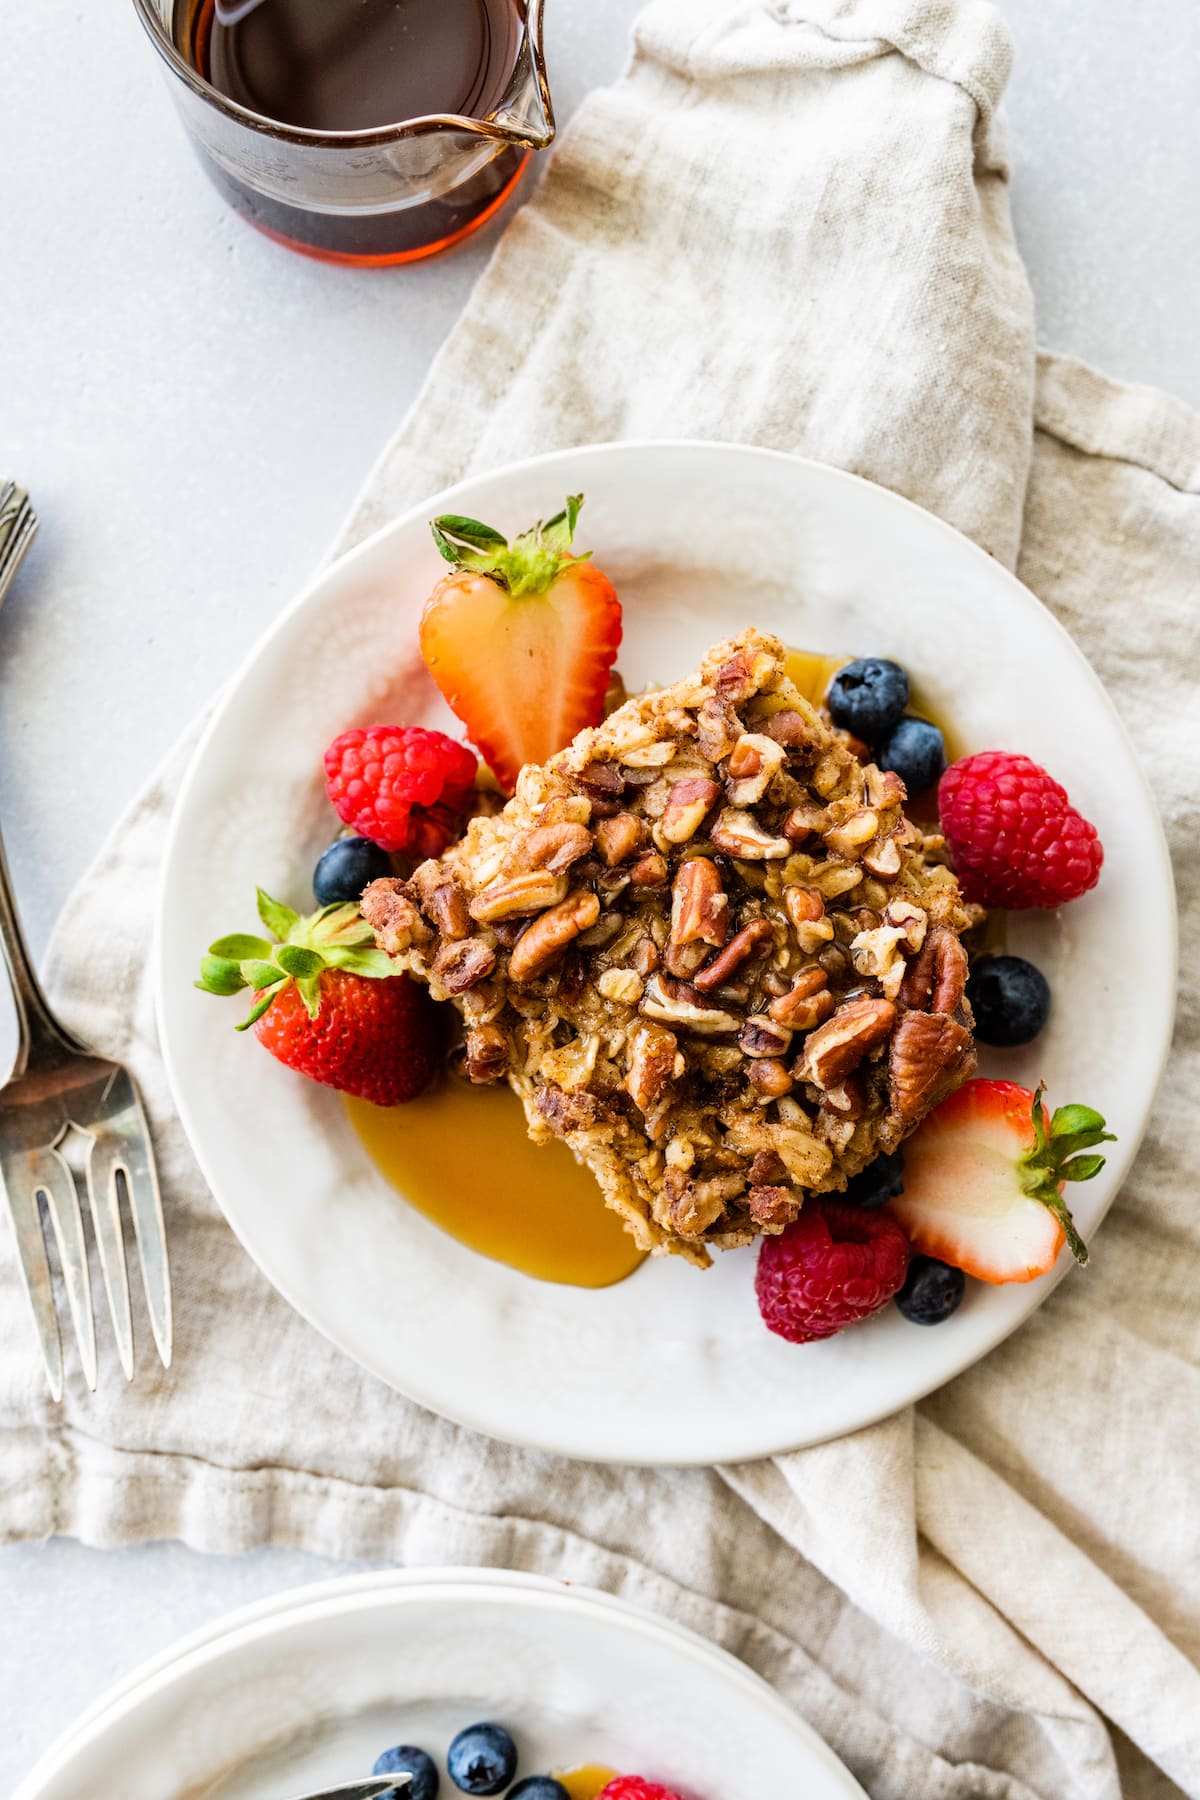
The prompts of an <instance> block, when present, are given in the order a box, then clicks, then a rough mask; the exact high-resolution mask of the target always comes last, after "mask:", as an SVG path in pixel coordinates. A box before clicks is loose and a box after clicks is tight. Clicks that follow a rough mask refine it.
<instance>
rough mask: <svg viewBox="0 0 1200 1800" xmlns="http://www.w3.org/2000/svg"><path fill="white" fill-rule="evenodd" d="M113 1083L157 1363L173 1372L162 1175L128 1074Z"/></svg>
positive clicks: (120, 1073) (124, 1072)
mask: <svg viewBox="0 0 1200 1800" xmlns="http://www.w3.org/2000/svg"><path fill="white" fill-rule="evenodd" d="M115 1081H116V1084H119V1091H120V1092H121V1093H122V1096H123V1098H124V1101H125V1105H124V1108H123V1109H122V1113H121V1119H122V1127H123V1129H122V1132H121V1155H120V1162H121V1166H122V1167H123V1168H124V1170H125V1179H126V1181H127V1183H128V1185H129V1210H130V1213H131V1214H132V1216H133V1234H134V1237H135V1238H136V1239H137V1247H138V1255H139V1258H140V1260H141V1265H142V1288H143V1290H144V1292H145V1295H146V1310H147V1312H148V1313H149V1314H150V1329H151V1331H152V1332H153V1333H154V1342H155V1345H156V1347H157V1349H158V1355H159V1360H160V1362H161V1363H162V1366H163V1368H164V1369H169V1368H170V1366H171V1344H172V1335H173V1329H174V1324H173V1315H172V1310H171V1267H170V1263H169V1261H168V1259H167V1232H166V1226H165V1225H164V1224H163V1209H162V1195H161V1194H160V1193H159V1189H158V1171H157V1169H156V1168H155V1166H154V1152H153V1150H152V1149H151V1146H150V1128H149V1126H148V1125H147V1124H146V1115H145V1113H144V1111H143V1110H142V1101H141V1096H140V1095H139V1093H138V1091H137V1088H136V1087H135V1086H134V1083H133V1077H132V1076H131V1075H130V1074H129V1072H128V1070H127V1069H119V1070H118V1071H117V1075H116V1078H115Z"/></svg>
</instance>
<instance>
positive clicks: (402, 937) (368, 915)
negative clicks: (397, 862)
mask: <svg viewBox="0 0 1200 1800" xmlns="http://www.w3.org/2000/svg"><path fill="white" fill-rule="evenodd" d="M360 906H361V910H362V916H363V918H364V919H365V920H366V921H367V924H368V925H369V926H370V927H371V929H372V931H373V932H374V933H375V940H376V942H377V943H378V945H379V948H380V949H381V950H386V951H387V953H388V955H389V956H400V955H401V954H402V953H403V952H404V951H405V950H410V949H411V948H412V946H413V945H414V944H427V943H428V942H429V940H430V938H431V937H432V935H433V934H432V932H431V931H430V929H429V927H428V925H427V924H426V923H425V921H424V919H423V918H422V917H421V915H420V912H419V911H418V910H417V907H416V905H415V904H414V902H413V900H412V898H411V897H410V895H409V891H408V884H407V883H406V882H403V881H397V880H396V879H395V877H394V876H391V875H384V876H381V877H380V879H379V880H378V881H372V882H371V883H370V885H369V886H368V887H366V888H365V889H364V890H363V897H362V900H361V902H360Z"/></svg>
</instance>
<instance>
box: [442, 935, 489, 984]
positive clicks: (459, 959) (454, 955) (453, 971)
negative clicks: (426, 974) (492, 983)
mask: <svg viewBox="0 0 1200 1800" xmlns="http://www.w3.org/2000/svg"><path fill="white" fill-rule="evenodd" d="M495 966H496V952H495V951H494V950H493V949H492V946H491V945H490V944H489V943H486V942H485V941H484V939H483V938H479V937H474V938H462V939H460V940H458V941H457V942H448V943H445V944H443V945H442V946H441V947H440V949H439V950H438V953H437V955H436V956H435V957H434V959H433V964H432V967H433V972H434V974H435V975H436V977H437V979H438V980H439V981H440V982H441V984H442V986H443V987H444V988H445V990H446V992H447V993H448V994H464V993H465V992H466V991H467V989H468V988H471V987H474V986H475V983H476V982H477V981H482V980H483V978H484V976H485V975H490V974H491V972H492V970H493V969H494V968H495Z"/></svg>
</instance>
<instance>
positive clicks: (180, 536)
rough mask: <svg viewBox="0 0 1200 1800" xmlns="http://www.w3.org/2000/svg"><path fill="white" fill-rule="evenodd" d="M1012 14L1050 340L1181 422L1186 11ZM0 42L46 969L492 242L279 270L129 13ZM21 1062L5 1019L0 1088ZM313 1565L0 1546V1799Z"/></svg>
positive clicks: (1190, 30) (1199, 23) (1187, 166)
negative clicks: (152, 1678) (101, 856)
mask: <svg viewBox="0 0 1200 1800" xmlns="http://www.w3.org/2000/svg"><path fill="white" fill-rule="evenodd" d="M637 5H638V0H604V3H603V4H602V5H596V4H593V3H592V0H550V6H549V9H548V10H549V14H550V18H549V28H548V40H549V54H550V58H551V72H552V77H553V80H554V85H555V91H556V95H557V97H558V101H559V110H560V116H561V117H563V118H565V117H566V116H568V115H569V114H570V112H571V111H572V110H573V108H574V106H575V105H576V104H577V103H578V101H579V99H580V97H581V96H582V94H583V93H584V92H585V91H586V90H587V89H588V88H589V87H590V86H593V85H595V84H597V83H600V82H604V81H608V80H611V79H612V78H613V77H614V76H615V75H616V74H617V73H618V71H619V70H620V68H621V66H622V63H623V61H624V57H625V54H626V51H625V43H626V33H627V28H628V24H629V21H630V19H631V18H632V17H633V15H634V13H635V11H636V10H637ZM1007 12H1008V16H1009V18H1010V20H1011V22H1012V25H1013V29H1014V34H1015V38H1016V45H1017V66H1016V71H1015V74H1014V77H1013V82H1012V86H1011V88H1010V96H1009V115H1010V122H1011V127H1012V138H1013V145H1014V159H1015V171H1014V188H1013V203H1014V208H1015V213H1016V221H1017V229H1018V235H1019V238H1020V242H1021V248H1022V250H1023V252H1024V255H1025V259H1026V262H1027V264H1028V266H1029V270H1030V274H1031V277H1032V281H1033V287H1034V291H1035V294H1036V296H1037V303H1038V310H1039V318H1040V337H1041V341H1042V342H1043V343H1045V344H1047V345H1050V346H1052V347H1054V348H1057V349H1062V350H1067V351H1071V352H1073V353H1074V354H1076V355H1078V356H1081V357H1083V358H1085V359H1087V360H1088V361H1092V362H1095V363H1097V364H1098V365H1099V366H1100V367H1102V368H1104V369H1106V370H1108V371H1109V372H1111V373H1113V374H1115V375H1120V376H1123V377H1126V378H1129V379H1133V380H1137V381H1145V382H1151V383H1154V384H1156V385H1159V386H1162V387H1167V388H1171V389H1173V390H1174V391H1175V392H1176V393H1178V394H1181V395H1182V396H1183V397H1184V398H1186V399H1187V400H1189V401H1190V402H1191V403H1192V404H1194V405H1200V335H1198V334H1197V331H1196V321H1195V296H1196V278H1197V271H1198V270H1200V208H1198V207H1197V206H1196V204H1195V185H1194V180H1195V170H1196V168H1197V167H1198V166H1200V123H1198V114H1197V109H1196V104H1195V95H1196V89H1197V77H1198V75H1200V11H1198V10H1197V8H1196V7H1195V6H1194V5H1193V4H1191V0H1137V4H1135V3H1134V0H1091V4H1090V5H1088V6H1087V7H1064V6H1053V5H1047V4H1046V3H1045V0H1008V4H1007ZM0 25H2V27H3V29H2V31H0V43H2V44H3V56H2V57H0V169H3V172H4V189H5V195H4V198H5V206H4V211H3V215H2V218H0V472H3V473H7V474H12V475H16V476H19V477H20V479H21V480H23V481H24V482H25V483H26V484H27V485H28V487H29V488H30V489H31V490H32V492H33V494H34V496H35V497H36V501H37V504H38V507H39V510H40V512H41V514H42V517H43V520H44V525H43V530H42V534H41V537H40V539H39V541H38V544H37V547H36V550H35V553H34V557H33V558H32V560H31V562H30V564H29V565H27V568H26V571H25V573H24V575H23V577H22V579H21V581H20V583H19V585H18V587H17V588H16V589H15V590H14V592H13V594H12V596H11V597H10V600H9V602H8V604H7V606H6V607H5V609H4V611H3V612H0V668H2V669H3V695H4V703H3V708H2V710H0V819H2V820H3V824H4V832H5V837H6V840H7V844H8V849H9V855H10V860H11V864H12V868H13V874H14V879H15V882H16V886H17V890H18V893H19V896H20V899H21V903H22V906H23V909H24V913H25V917H26V921H27V924H28V928H29V935H30V938H31V940H32V942H33V945H34V948H35V951H40V949H41V948H42V946H43V945H44V943H45V940H46V937H47V934H48V932H49V928H50V925H51V922H52V920H53V917H54V915H55V913H56V911H57V910H58V907H59V905H60V904H61V902H62V900H63V899H64V897H65V896H66V894H67V892H68V890H69V889H70V887H71V884H72V883H73V882H74V881H75V879H76V878H77V876H78V875H79V874H80V872H81V871H82V870H83V868H84V866H85V865H86V863H87V862H88V860H89V859H90V857H91V855H92V853H93V852H94V850H95V849H96V848H97V846H98V845H99V843H100V841H101V838H102V837H103V835H104V833H105V832H106V830H107V829H108V827H109V825H110V824H111V823H112V822H113V821H114V820H115V818H116V817H117V815H118V813H119V812H120V810H121V808H122V806H123V805H124V803H125V802H126V800H127V799H128V798H129V797H130V796H131V795H132V794H133V792H134V791H135V789H136V788H137V787H138V786H139V785H140V784H141V782H142V781H143V779H144V778H145V777H146V775H147V774H148V773H149V772H150V770H151V768H152V766H153V765H154V763H155V761H156V760H157V758H158V756H159V755H160V753H161V752H162V751H163V750H165V749H166V747H167V746H168V744H169V743H170V742H171V740H172V739H173V738H174V736H175V734H176V732H177V730H178V729H179V728H180V727H181V726H182V724H183V723H184V721H185V720H186V719H187V718H188V717H189V715H190V714H192V713H193V712H194V710H195V709H196V708H197V707H198V706H199V705H200V703H201V702H202V701H203V700H204V699H205V698H206V696H207V695H208V694H209V693H210V692H211V690H212V689H213V688H214V687H215V686H216V684H217V683H218V682H219V681H220V679H221V678H222V676H223V675H224V674H225V672H226V671H227V670H229V669H230V668H231V667H232V666H233V665H234V664H235V663H236V662H237V660H238V658H239V655H240V652H241V649H242V647H243V646H246V645H249V644H250V643H251V642H252V640H253V639H254V638H255V637H256V635H257V634H258V632H259V630H260V628H261V627H262V626H263V625H264V624H265V623H266V621H267V620H268V619H269V618H270V617H271V616H272V615H273V614H274V613H275V611H276V610H277V608H278V607H279V606H280V605H281V604H282V603H283V602H284V601H285V600H286V599H287V598H288V596H289V595H290V594H291V593H292V592H293V590H294V589H295V588H296V587H297V586H298V585H299V583H300V582H301V580H302V578H303V577H304V576H305V574H306V572H307V571H308V570H309V568H310V567H311V566H312V564H313V562H314V561H315V559H316V558H317V557H318V556H319V554H320V553H321V551H322V549H323V548H324V546H325V544H326V543H327V541H328V540H329V538H330V537H331V535H332V533H333V532H334V530H335V529H336V527H337V525H338V523H339V521H340V519H341V517H342V515H343V513H344V511H345V509H346V507H347V505H348V503H349V501H350V499H351V498H352V496H353V494H354V492H355V490H356V489H357V487H358V485H359V483H360V481H361V479H362V477H363V475H364V473H365V471H366V469H367V467H368V465H369V463H370V462H371V460H372V458H373V457H374V455H375V453H376V451H377V450H378V448H379V447H380V445H381V444H382V443H383V441H384V439H385V438H386V437H387V435H388V434H389V432H390V431H391V430H392V429H393V427H394V426H395V425H396V423H397V422H398V420H399V419H400V417H401V415H402V413H403V412H404V410H405V408H406V407H407V406H408V403H409V401H410V400H411V399H412V397H413V395H414V394H415V393H416V391H417V388H418V385H419V383H420V381H421V379H422V377H423V376H424V374H425V371H426V368H427V366H428V364H429V361H430V358H431V356H432V355H433V353H434V351H435V350H436V348H437V346H438V344H439V342H440V340H441V339H442V337H443V336H444V335H445V333H446V331H447V329H448V327H449V326H450V324H451V322H452V320H453V319H454V317H455V315H456V313H457V311H458V309H459V307H460V305H461V304H462V301H463V299H464V298H465V296H466V294H467V291H468V289H469V287H470V285H471V283H472V281H473V280H474V278H475V276H476V275H477V273H478V272H479V270H480V268H481V267H482V265H483V262H484V259H485V257H486V256H487V254H488V249H489V244H490V242H491V241H493V236H494V230H493V231H489V232H488V233H487V234H486V235H485V236H484V237H482V238H479V239H476V240H475V241H474V242H473V243H471V244H468V245H467V246H465V247H464V248H463V249H462V250H460V251H459V252H457V253H456V254H454V255H452V256H450V257H448V258H446V259H444V260H442V261H437V262H433V263H430V264H424V265H419V266H417V267H415V268H412V269H407V270H404V269H401V270H392V271H379V272H374V271H372V272H362V273H360V272H356V271H354V272H352V271H348V270H343V269H335V268H327V267H324V266H322V265H319V264H317V263H313V262H309V261H306V260H303V259H301V258H299V257H296V256H292V255H290V254H288V253H287V252H286V251H283V250H281V249H279V248H277V247H276V246H275V245H273V244H271V243H269V242H267V241H266V240H265V239H263V238H260V237H259V236H258V235H257V234H256V233H254V232H253V231H251V230H249V229H247V228H246V227H245V226H244V225H243V224H241V222H240V221H238V220H237V219H235V218H234V217H233V216H232V215H231V214H229V213H228V212H226V211H225V210H223V208H222V206H221V204H220V203H219V201H218V200H217V198H216V196H215V194H214V193H213V192H212V191H211V190H210V189H209V187H208V186H207V184H206V183H205V182H204V180H203V179H202V178H201V177H200V175H199V174H198V173H197V171H196V169H195V168H194V166H193V164H192V161H191V157H190V153H189V151H188V150H187V148H186V146H185V144H184V141H183V138H182V136H181V133H180V131H179V129H178V127H177V124H176V121H175V119H174V117H173V116H172V112H171V108H170V104H169V102H168V99H167V96H166V93H165V91H164V89H163V86H162V84H161V82H160V80H159V77H158V73H157V69H156V66H155V63H154V58H153V55H152V53H151V51H150V50H149V47H148V46H147V45H146V44H145V43H144V41H143V40H142V37H141V32H140V30H139V27H138V26H137V24H136V22H135V19H134V15H133V10H132V8H131V7H130V6H129V5H128V3H127V0H108V4H105V5H99V6H98V5H92V6H84V5H79V4H78V0H33V3H32V4H31V3H30V0H0ZM0 1004H2V1003H0ZM10 1046H11V1028H10V1026H9V1023H8V1020H7V1018H6V1017H4V1016H3V1015H2V1014H0V1064H3V1065H4V1066H7V1056H8V1052H9V1050H10ZM333 1572H335V1571H334V1568H333V1566H332V1565H330V1564H327V1563H323V1562H319V1561H317V1560H316V1559H315V1558H311V1557H307V1556H304V1555H301V1554H298V1553H292V1552H269V1553H261V1554H256V1555H249V1556H244V1557H240V1558H218V1557H201V1556H199V1555H197V1554H195V1553H193V1552H191V1551H188V1550H185V1549H183V1548H182V1547H181V1546H179V1545H155V1546H152V1547H149V1548H145V1549H137V1550H130V1551H122V1552H115V1551H109V1552H99V1551H93V1550H87V1549H84V1548H82V1547H81V1546H79V1545H78V1544H74V1543H70V1542H65V1541H55V1542H52V1543H50V1544H47V1545H43V1546H15V1547H9V1548H7V1549H4V1550H3V1551H0V1620H3V1630H0V1695H3V1705H2V1708H0V1714H2V1716H3V1718H4V1721H5V1730H4V1731H3V1732H0V1791H3V1792H8V1791H9V1790H10V1789H11V1787H12V1786H13V1784H14V1783H15V1781H16V1780H17V1778H18V1777H19V1776H20V1775H21V1774H23V1773H24V1772H25V1771H26V1770H27V1769H28V1767H29V1766H30V1764H31V1763H32V1762H33V1760H34V1758H35V1757H36V1755H37V1754H38V1753H39V1752H40V1751H41V1750H42V1748H43V1747H44V1746H45V1745H46V1744H47V1743H49V1742H50V1740H51V1739H52V1738H53V1737H54V1736H55V1734H56V1733H57V1732H59V1731H60V1730H61V1729H62V1728H63V1727H64V1726H65V1725H66V1724H67V1723H68V1721H69V1720H70V1719H71V1717H72V1716H73V1715H74V1714H75V1713H76V1712H77V1711H78V1710H79V1708H81V1707H82V1706H83V1705H84V1704H85V1703H86V1702H87V1701H88V1700H89V1699H91V1698H92V1696H93V1695H94V1694H96V1693H97V1692H98V1691H100V1690H101V1689H102V1688H103V1687H104V1686H106V1685H107V1684H108V1683H109V1682H110V1681H112V1680H113V1679H115V1678H116V1677H117V1676H118V1675H119V1674H121V1673H122V1672H123V1671H125V1670H126V1669H128V1668H129V1667H130V1666H132V1665H133V1664H134V1663H136V1662H138V1661H140V1660H141V1659H142V1658H143V1657H145V1656H148V1655H150V1654H151V1653H152V1652H153V1651H155V1650H157V1649H159V1648H160V1647H162V1646H163V1645H165V1644H167V1643H169V1642H170V1641H171V1640H172V1639H173V1638H175V1637H176V1636H178V1635H179V1634H181V1633H182V1632H185V1631H187V1630H190V1629H191V1628H193V1627H194V1626H195V1625H198V1624H199V1623H201V1622H202V1621H204V1620H206V1619H208V1618H211V1617H212V1616H214V1615H215V1614H217V1613H220V1612H223V1611H225V1610H226V1609H228V1608H229V1607H232V1606H236V1605H240V1604H243V1603H245V1602H247V1601H249V1600H252V1599H255V1598H257V1597H259V1596H261V1595H263V1594H266V1593H269V1592H271V1591H272V1590H275V1589H278V1588H281V1587H285V1586H290V1585H292V1584H294V1583H297V1582H301V1581H306V1580H311V1579H314V1578H318V1577H320V1576H322V1575H325V1574H329V1573H333ZM101 1622H102V1623H101Z"/></svg>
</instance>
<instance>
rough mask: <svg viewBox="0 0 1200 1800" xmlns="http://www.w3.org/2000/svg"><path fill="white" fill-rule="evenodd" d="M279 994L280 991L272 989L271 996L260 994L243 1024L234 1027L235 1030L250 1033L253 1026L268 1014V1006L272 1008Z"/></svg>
mask: <svg viewBox="0 0 1200 1800" xmlns="http://www.w3.org/2000/svg"><path fill="white" fill-rule="evenodd" d="M277 992H278V990H277V989H276V988H272V989H271V991H270V993H269V994H260V995H259V997H258V999H257V1000H256V1001H255V1002H254V1005H253V1006H252V1007H251V1008H250V1011H249V1012H248V1013H247V1014H246V1017H245V1018H244V1019H243V1020H242V1022H241V1024H240V1025H235V1026H234V1030H235V1031H249V1029H250V1027H251V1026H252V1025H255V1024H257V1023H258V1021H259V1019H261V1018H262V1016H263V1014H264V1013H265V1012H266V1010H267V1008H268V1006H270V1004H271V1002H272V1000H274V998H275V996H276V993H277Z"/></svg>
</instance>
